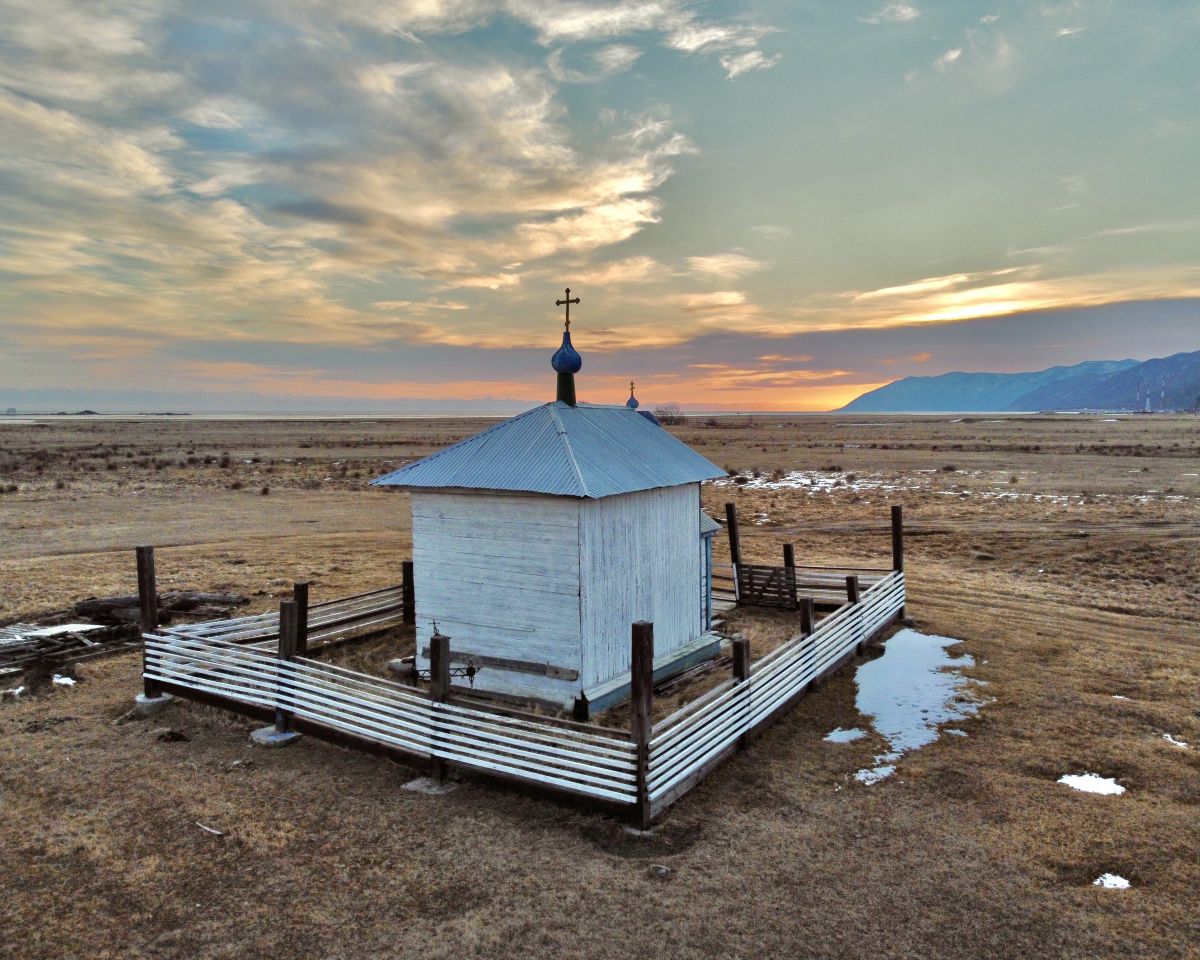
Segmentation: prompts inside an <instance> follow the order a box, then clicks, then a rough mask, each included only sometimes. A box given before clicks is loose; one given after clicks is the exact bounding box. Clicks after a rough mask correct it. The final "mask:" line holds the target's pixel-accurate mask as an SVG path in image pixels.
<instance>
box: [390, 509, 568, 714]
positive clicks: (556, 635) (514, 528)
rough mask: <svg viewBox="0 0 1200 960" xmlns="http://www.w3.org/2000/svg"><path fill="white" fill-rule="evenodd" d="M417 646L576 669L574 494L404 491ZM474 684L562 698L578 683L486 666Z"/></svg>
mask: <svg viewBox="0 0 1200 960" xmlns="http://www.w3.org/2000/svg"><path fill="white" fill-rule="evenodd" d="M412 514H413V576H414V578H415V584H414V585H415V587H416V594H417V653H418V663H419V666H421V667H422V668H424V667H427V666H428V662H427V661H425V660H424V659H423V658H421V657H420V656H419V655H420V653H421V651H422V650H424V649H425V648H426V647H427V646H428V645H429V638H430V636H432V634H433V621H434V620H436V621H437V625H438V629H439V630H441V632H442V633H444V634H446V635H447V636H448V637H450V650H451V652H454V651H463V652H470V653H477V654H483V655H486V656H495V657H506V658H510V659H516V660H529V661H537V662H544V663H549V664H550V665H552V666H555V667H564V668H567V669H574V670H582V658H581V643H580V629H579V626H580V616H579V501H578V500H576V499H574V498H571V497H541V496H528V495H524V496H523V495H520V494H512V495H507V494H493V493H476V492H472V493H440V492H435V491H421V490H414V491H413V493H412ZM475 685H476V687H478V688H479V689H483V690H492V691H496V692H500V693H508V694H512V695H514V696H521V697H533V698H537V699H541V700H548V701H554V702H558V703H562V704H563V705H564V706H565V705H569V704H570V703H571V702H572V701H573V699H574V697H575V696H576V694H577V693H578V692H579V690H580V689H582V684H581V683H580V682H579V681H578V680H577V681H574V682H569V681H564V680H557V679H552V678H549V677H545V676H539V675H537V674H531V673H524V672H518V671H509V670H500V669H497V668H495V667H486V668H484V669H483V670H482V671H481V672H480V674H479V675H478V676H477V677H476V684H475Z"/></svg>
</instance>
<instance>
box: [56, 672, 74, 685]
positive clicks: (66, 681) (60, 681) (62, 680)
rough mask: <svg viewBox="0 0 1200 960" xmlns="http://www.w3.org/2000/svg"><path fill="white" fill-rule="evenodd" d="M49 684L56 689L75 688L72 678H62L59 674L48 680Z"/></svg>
mask: <svg viewBox="0 0 1200 960" xmlns="http://www.w3.org/2000/svg"><path fill="white" fill-rule="evenodd" d="M50 682H51V683H53V684H54V685H55V686H56V687H73V686H75V678H74V677H64V676H63V675H62V674H61V673H56V674H55V675H54V676H53V677H51V678H50Z"/></svg>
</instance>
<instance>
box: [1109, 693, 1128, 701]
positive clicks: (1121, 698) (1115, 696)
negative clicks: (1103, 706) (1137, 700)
mask: <svg viewBox="0 0 1200 960" xmlns="http://www.w3.org/2000/svg"><path fill="white" fill-rule="evenodd" d="M1112 698H1113V699H1114V700H1128V699H1129V698H1128V697H1123V696H1121V695H1120V694H1119V693H1114V694H1113V695H1112Z"/></svg>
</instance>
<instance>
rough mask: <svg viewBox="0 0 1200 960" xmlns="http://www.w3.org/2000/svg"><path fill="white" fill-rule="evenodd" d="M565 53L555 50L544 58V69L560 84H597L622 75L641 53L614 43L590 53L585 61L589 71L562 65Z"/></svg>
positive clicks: (633, 48)
mask: <svg viewBox="0 0 1200 960" xmlns="http://www.w3.org/2000/svg"><path fill="white" fill-rule="evenodd" d="M564 53H565V51H564V50H562V49H561V48H560V49H558V50H555V51H554V52H553V53H551V54H550V56H549V57H547V58H546V68H547V69H548V70H549V71H550V74H551V76H553V77H554V79H555V80H558V81H559V82H560V83H599V82H600V81H601V80H607V79H608V78H609V77H613V76H616V75H617V74H619V73H624V72H625V71H626V70H628V69H630V67H632V66H633V65H634V64H635V63H636V62H637V61H638V58H640V57H641V55H642V51H641V50H639V49H637V47H632V46H629V45H628V44H624V43H614V44H610V45H608V46H605V47H601V48H600V49H599V50H594V51H592V52H591V53H590V54H589V55H588V56H587V57H586V58H585V59H586V60H587V61H588V62H589V63H590V65H591V69H589V70H580V69H572V68H569V67H566V66H564V65H563V57H564Z"/></svg>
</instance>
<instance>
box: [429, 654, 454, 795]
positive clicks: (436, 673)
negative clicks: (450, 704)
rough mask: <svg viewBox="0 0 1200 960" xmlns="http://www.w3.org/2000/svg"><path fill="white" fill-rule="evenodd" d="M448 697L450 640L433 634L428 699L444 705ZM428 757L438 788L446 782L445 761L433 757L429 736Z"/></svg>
mask: <svg viewBox="0 0 1200 960" xmlns="http://www.w3.org/2000/svg"><path fill="white" fill-rule="evenodd" d="M449 695H450V638H449V637H446V636H443V635H442V634H440V633H435V634H434V635H433V636H432V637H430V638H429V699H430V700H431V701H432V702H433V703H445V702H446V698H447V697H448V696H449ZM433 717H434V723H433V728H434V731H436V729H437V717H438V713H437V709H436V708H434V710H433ZM430 739H431V740H432V741H433V742H432V743H431V744H430V756H429V779H430V780H432V781H433V782H434V783H435V784H437V785H438V786H439V787H440V786H442V784H444V783H445V782H446V761H445V760H443V759H442V758H441V757H438V756H435V755H434V753H433V747H434V746H436V744H437V739H436V736H431V737H430Z"/></svg>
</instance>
